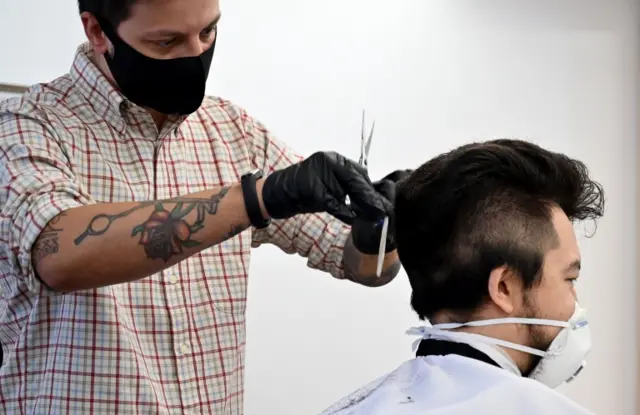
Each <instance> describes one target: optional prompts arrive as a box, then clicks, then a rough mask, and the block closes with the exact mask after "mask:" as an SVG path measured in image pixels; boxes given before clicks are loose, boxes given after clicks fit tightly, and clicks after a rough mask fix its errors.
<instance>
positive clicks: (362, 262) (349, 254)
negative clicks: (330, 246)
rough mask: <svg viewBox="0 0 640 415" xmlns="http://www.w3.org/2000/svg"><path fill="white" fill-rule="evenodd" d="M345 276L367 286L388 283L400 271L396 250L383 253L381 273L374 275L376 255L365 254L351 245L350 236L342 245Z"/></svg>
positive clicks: (378, 285)
mask: <svg viewBox="0 0 640 415" xmlns="http://www.w3.org/2000/svg"><path fill="white" fill-rule="evenodd" d="M342 263H343V265H344V274H345V278H347V279H349V280H351V281H353V282H355V283H357V284H360V285H364V286H367V287H380V286H383V285H386V284H388V283H389V282H391V280H393V279H394V278H395V276H396V275H398V272H399V271H400V267H401V266H400V260H399V259H398V253H397V251H392V252H389V253H387V254H385V257H384V262H383V265H382V273H381V275H380V276H379V277H378V276H377V275H376V271H377V266H378V256H377V255H366V254H363V253H362V252H360V251H358V249H357V248H356V247H355V246H354V245H353V240H352V239H351V236H349V238H348V239H347V241H346V243H345V246H344V253H343V257H342Z"/></svg>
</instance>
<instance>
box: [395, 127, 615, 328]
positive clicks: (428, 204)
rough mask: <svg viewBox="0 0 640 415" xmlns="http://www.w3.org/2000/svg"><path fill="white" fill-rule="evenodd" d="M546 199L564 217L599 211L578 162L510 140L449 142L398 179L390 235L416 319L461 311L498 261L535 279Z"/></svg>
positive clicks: (548, 231) (551, 238) (473, 305)
mask: <svg viewBox="0 0 640 415" xmlns="http://www.w3.org/2000/svg"><path fill="white" fill-rule="evenodd" d="M553 206H558V207H560V208H561V209H562V210H563V211H564V213H565V214H566V215H567V216H568V217H569V219H571V220H572V221H577V220H585V219H593V220H595V219H596V218H599V217H601V216H602V215H603V212H604V192H603V189H602V186H601V185H600V184H598V183H597V182H595V181H593V180H591V178H589V173H588V171H587V168H586V166H585V165H584V164H583V163H581V162H580V161H578V160H574V159H571V158H569V157H567V156H565V155H563V154H559V153H553V152H551V151H547V150H545V149H543V148H541V147H539V146H537V145H535V144H532V143H528V142H525V141H520V140H507V139H501V140H494V141H488V142H484V143H474V144H469V145H465V146H462V147H459V148H457V149H455V150H453V151H451V152H449V153H445V154H442V155H440V156H438V157H436V158H433V159H431V160H430V161H428V162H427V163H425V164H423V165H422V166H420V167H419V168H418V169H417V170H415V171H414V172H413V173H411V175H409V176H408V177H407V178H406V179H405V180H403V181H402V182H400V183H399V184H398V188H397V194H396V200H395V213H396V221H395V227H396V242H397V246H398V254H399V256H400V260H401V262H402V265H403V266H404V268H405V270H406V271H407V274H408V275H409V281H410V282H411V287H412V289H413V295H412V298H411V305H412V307H413V309H414V310H415V311H416V312H417V313H418V315H419V316H420V318H421V319H425V318H427V319H429V318H432V317H433V315H434V314H435V313H436V312H439V311H444V310H446V311H447V312H450V313H454V314H455V315H457V316H460V318H468V316H469V315H470V314H471V313H472V312H473V311H474V310H475V309H477V308H478V307H479V306H480V305H482V303H483V302H484V301H485V300H486V299H487V297H488V295H489V292H488V279H489V274H490V273H491V271H492V270H494V269H495V268H497V267H500V266H503V265H507V266H509V267H510V268H511V269H512V270H514V271H515V272H516V273H517V274H518V275H519V276H520V277H521V278H522V281H523V284H524V286H525V287H526V288H531V287H532V286H533V285H534V284H535V283H537V282H538V280H539V278H540V269H541V266H542V263H543V259H544V255H545V253H546V252H547V251H548V250H549V249H551V248H552V247H553V246H554V245H555V244H557V234H556V232H555V229H554V226H553V224H552V221H551V211H550V208H551V207H553ZM461 316H466V317H461Z"/></svg>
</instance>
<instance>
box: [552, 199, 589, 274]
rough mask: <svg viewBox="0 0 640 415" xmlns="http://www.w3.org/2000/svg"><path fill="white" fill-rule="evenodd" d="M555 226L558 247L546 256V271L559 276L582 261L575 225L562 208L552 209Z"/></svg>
mask: <svg viewBox="0 0 640 415" xmlns="http://www.w3.org/2000/svg"><path fill="white" fill-rule="evenodd" d="M552 219H553V225H554V227H555V230H556V233H557V235H558V245H557V246H556V247H555V248H554V249H552V250H550V251H549V252H547V254H546V256H545V260H544V262H545V264H544V268H545V271H548V272H549V273H550V274H557V272H558V271H559V270H560V269H566V268H567V267H569V266H570V265H571V264H573V263H574V262H575V261H579V260H580V248H579V246H578V240H577V238H576V233H575V230H574V228H573V223H571V221H570V220H569V218H567V215H565V213H564V212H563V211H562V210H561V209H560V208H553V209H552Z"/></svg>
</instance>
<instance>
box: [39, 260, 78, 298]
mask: <svg viewBox="0 0 640 415" xmlns="http://www.w3.org/2000/svg"><path fill="white" fill-rule="evenodd" d="M34 273H35V276H36V278H38V280H40V282H41V283H42V284H44V285H45V286H46V287H47V288H48V289H50V290H51V291H54V292H60V293H62V292H71V291H75V289H74V287H73V284H72V283H71V281H72V278H70V277H69V272H68V270H65V269H63V267H62V266H60V264H58V263H57V261H55V260H54V259H53V258H44V259H42V260H40V261H35V264H34Z"/></svg>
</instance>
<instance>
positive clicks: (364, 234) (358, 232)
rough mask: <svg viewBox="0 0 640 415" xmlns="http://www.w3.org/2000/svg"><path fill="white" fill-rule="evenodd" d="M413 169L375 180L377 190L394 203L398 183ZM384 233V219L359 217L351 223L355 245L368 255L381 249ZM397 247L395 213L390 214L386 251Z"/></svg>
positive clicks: (398, 171) (374, 184) (399, 171)
mask: <svg viewBox="0 0 640 415" xmlns="http://www.w3.org/2000/svg"><path fill="white" fill-rule="evenodd" d="M411 172H412V170H396V171H394V172H393V173H391V174H389V175H387V176H385V177H384V178H383V179H382V180H380V181H377V182H374V183H373V186H374V188H375V189H376V191H377V192H378V193H379V194H380V195H381V196H382V197H384V198H385V200H387V201H388V202H389V203H393V201H394V199H395V197H396V185H397V184H398V182H399V181H400V180H402V179H403V178H405V177H407V176H408V175H409V174H411ZM381 235H382V221H370V220H368V219H367V218H361V217H358V218H356V220H354V221H353V224H352V225H351V237H352V238H353V246H355V248H356V249H357V250H358V251H360V252H362V253H363V254H367V255H377V254H378V250H379V249H380V236H381ZM395 249H396V241H395V215H394V214H393V212H392V214H391V215H389V231H388V232H387V244H386V246H385V252H391V251H393V250H395Z"/></svg>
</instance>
